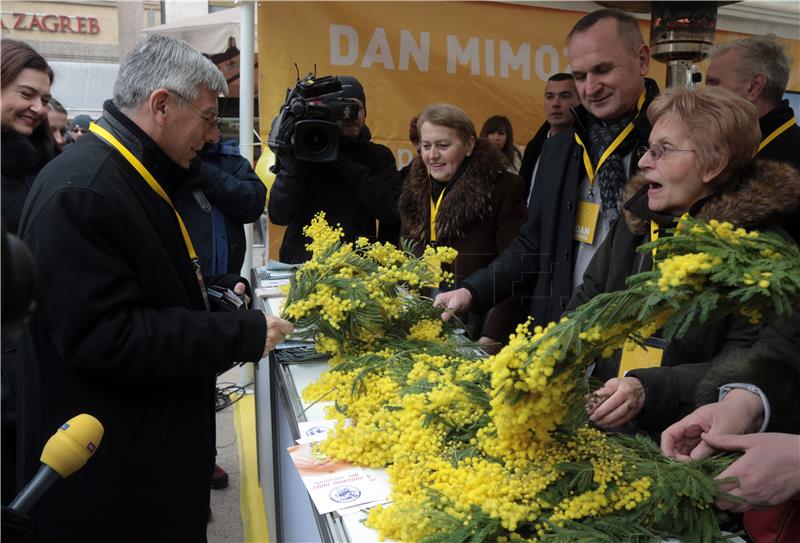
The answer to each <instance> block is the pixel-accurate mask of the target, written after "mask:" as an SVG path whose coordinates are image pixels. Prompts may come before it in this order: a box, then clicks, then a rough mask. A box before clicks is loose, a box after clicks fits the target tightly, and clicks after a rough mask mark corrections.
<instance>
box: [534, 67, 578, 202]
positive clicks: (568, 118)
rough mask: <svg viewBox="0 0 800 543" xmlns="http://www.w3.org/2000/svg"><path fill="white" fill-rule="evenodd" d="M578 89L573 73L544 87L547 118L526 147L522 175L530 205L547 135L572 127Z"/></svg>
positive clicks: (552, 79) (560, 75)
mask: <svg viewBox="0 0 800 543" xmlns="http://www.w3.org/2000/svg"><path fill="white" fill-rule="evenodd" d="M580 103H581V102H580V100H578V89H576V88H575V80H574V79H573V77H572V74H567V73H557V74H553V75H551V76H550V78H549V79H548V80H547V84H546V85H545V87H544V116H545V119H547V120H546V121H545V122H544V124H543V125H542V126H541V128H539V130H538V131H537V132H536V134H535V135H534V136H533V139H531V141H529V142H528V145H526V146H525V153H524V154H523V155H522V164H521V165H520V167H519V175H520V176H521V177H522V179H523V180H524V181H525V201H526V202H527V204H528V207H530V206H531V189H532V188H533V181H534V177H535V176H536V171H537V170H538V169H539V157H540V156H541V155H542V147H544V142H545V141H546V140H547V138H549V137H551V136H555V135H556V134H560V133H561V132H564V131H566V130H569V128H570V127H571V126H572V121H573V120H574V117H573V116H572V109H573V108H576V107H578V106H579V105H580Z"/></svg>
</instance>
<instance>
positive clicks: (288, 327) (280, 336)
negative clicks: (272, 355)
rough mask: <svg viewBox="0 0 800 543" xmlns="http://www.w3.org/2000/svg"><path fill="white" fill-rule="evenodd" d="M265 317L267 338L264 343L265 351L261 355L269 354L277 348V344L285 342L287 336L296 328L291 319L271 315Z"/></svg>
mask: <svg viewBox="0 0 800 543" xmlns="http://www.w3.org/2000/svg"><path fill="white" fill-rule="evenodd" d="M264 318H265V319H266V320H267V340H266V342H265V343H264V353H263V354H262V355H261V356H267V354H268V353H269V352H270V351H271V350H273V349H274V348H275V345H277V344H278V343H281V342H283V340H284V339H286V336H288V335H289V334H291V333H292V330H294V324H292V323H291V322H289V321H285V320H283V319H280V318H278V317H273V316H271V315H265V316H264Z"/></svg>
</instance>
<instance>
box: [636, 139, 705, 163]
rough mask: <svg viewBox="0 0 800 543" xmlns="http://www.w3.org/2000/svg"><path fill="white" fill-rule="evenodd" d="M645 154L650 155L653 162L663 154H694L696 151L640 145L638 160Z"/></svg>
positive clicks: (655, 144) (657, 145)
mask: <svg viewBox="0 0 800 543" xmlns="http://www.w3.org/2000/svg"><path fill="white" fill-rule="evenodd" d="M647 152H649V153H650V158H652V159H653V162H655V161H657V160H658V159H659V158H661V157H662V156H664V154H665V153H696V152H697V151H695V150H694V149H672V148H667V147H664V146H663V145H659V144H658V143H654V144H653V145H650V146H649V147H648V146H647V145H642V146H641V147H639V158H641V157H643V156H644V154H645V153H647Z"/></svg>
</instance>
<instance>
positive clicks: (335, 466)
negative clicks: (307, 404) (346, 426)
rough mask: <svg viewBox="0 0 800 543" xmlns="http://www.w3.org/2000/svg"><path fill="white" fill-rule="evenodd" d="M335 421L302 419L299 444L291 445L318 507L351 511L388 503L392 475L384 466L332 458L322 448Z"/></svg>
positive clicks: (319, 509)
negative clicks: (377, 467) (377, 466)
mask: <svg viewBox="0 0 800 543" xmlns="http://www.w3.org/2000/svg"><path fill="white" fill-rule="evenodd" d="M335 424H336V422H335V421H332V420H317V421H310V422H301V423H300V424H299V426H300V436H301V437H300V439H298V440H297V443H298V444H297V445H294V446H292V447H289V448H288V449H287V450H288V451H289V456H291V458H292V462H293V463H294V465H295V467H296V468H297V472H298V473H299V474H300V478H301V479H302V480H303V484H304V485H305V487H306V490H308V494H309V495H310V496H311V499H312V501H313V502H314V506H316V508H317V511H318V512H319V513H320V514H325V513H330V512H331V511H339V512H340V513H342V514H347V513H349V512H355V511H359V510H361V509H362V508H364V507H371V506H373V505H377V504H379V503H385V502H386V501H387V500H388V499H389V478H388V476H387V475H386V472H385V471H384V470H375V469H371V468H362V467H360V466H355V465H353V464H350V463H348V462H340V461H338V460H331V459H330V458H328V457H327V456H326V455H325V453H323V452H322V451H321V450H320V449H321V448H320V443H321V442H322V441H324V440H325V439H326V438H327V436H328V432H329V431H332V430H333V427H334V426H335Z"/></svg>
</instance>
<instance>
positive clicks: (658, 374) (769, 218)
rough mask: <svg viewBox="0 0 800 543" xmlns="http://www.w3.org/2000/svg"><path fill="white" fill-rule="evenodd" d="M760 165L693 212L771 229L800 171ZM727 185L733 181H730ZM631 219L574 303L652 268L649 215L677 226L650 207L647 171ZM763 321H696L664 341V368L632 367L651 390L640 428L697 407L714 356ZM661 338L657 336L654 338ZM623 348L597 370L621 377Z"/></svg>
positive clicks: (789, 203)
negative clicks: (646, 249)
mask: <svg viewBox="0 0 800 543" xmlns="http://www.w3.org/2000/svg"><path fill="white" fill-rule="evenodd" d="M756 164H757V169H756V170H755V171H754V172H752V173H748V174H746V175H744V176H743V178H742V180H741V182H740V183H739V184H738V186H735V187H732V188H730V189H729V190H724V191H722V192H720V193H717V194H715V195H714V196H712V197H710V198H708V199H706V200H703V201H702V203H701V204H698V205H697V206H695V207H694V208H693V209H692V210H691V213H692V215H693V216H696V217H698V218H701V219H703V220H706V221H708V220H711V219H717V220H720V221H728V222H731V223H733V224H734V225H736V226H742V227H745V228H749V229H754V228H757V229H762V230H763V229H768V228H772V227H775V225H777V224H779V222H780V220H781V216H782V214H784V213H785V212H786V211H787V210H790V209H794V208H795V207H796V206H797V204H798V202H800V174H798V172H797V170H795V169H794V168H792V167H790V166H785V165H781V164H778V163H775V162H769V161H758V162H757V163H756ZM728 186H731V185H730V184H729V185H728ZM626 197H627V198H626V203H625V219H626V220H625V221H618V222H617V224H616V226H615V227H614V229H613V230H612V231H611V232H610V233H609V234H608V236H607V237H606V239H605V241H604V242H603V245H602V246H601V247H600V249H599V250H598V251H597V254H595V256H594V258H593V259H592V261H591V263H590V264H589V267H588V268H587V269H586V272H585V273H584V276H583V284H581V285H580V286H579V287H578V289H577V290H576V291H575V295H574V296H573V298H572V300H570V303H569V307H568V310H572V309H574V308H575V307H577V306H579V305H581V304H584V303H586V302H588V301H589V300H591V299H592V298H594V297H595V296H597V295H598V294H601V293H603V292H614V291H619V290H623V289H625V288H626V284H625V280H626V279H627V278H628V276H630V275H633V274H635V273H639V272H642V271H648V270H650V269H652V267H653V261H652V256H651V254H650V253H647V254H642V253H638V252H636V248H637V247H638V246H639V245H641V244H643V243H646V242H648V241H650V228H649V224H650V221H651V220H653V221H655V222H657V223H658V224H660V225H662V226H664V227H666V228H670V227H672V226H673V225H674V223H673V218H672V217H666V216H664V215H660V214H655V213H652V212H650V211H649V209H648V206H647V187H646V182H645V180H644V177H642V176H637V177H636V178H634V179H632V180H631V181H630V182H629V184H628V186H627V188H626ZM759 329H760V326H755V325H752V324H749V323H748V322H747V321H746V319H745V318H744V317H742V316H741V315H729V316H728V317H726V318H724V319H722V320H720V321H713V322H708V323H706V324H703V325H701V326H698V327H695V328H693V329H692V330H690V331H689V332H687V334H686V335H685V336H684V337H683V338H680V339H674V340H672V341H671V342H669V343H667V344H663V342H662V345H660V346H661V347H663V348H664V354H663V357H662V363H661V367H658V368H645V369H636V370H631V371H629V372H628V373H627V375H628V376H631V377H636V378H637V379H639V380H640V381H641V382H642V385H643V386H644V390H645V403H644V407H643V408H642V411H641V412H640V413H639V415H638V416H637V417H636V419H635V422H636V424H637V425H638V427H640V428H642V429H645V430H649V431H661V430H663V429H664V428H666V427H667V426H669V425H670V424H672V423H673V422H675V421H677V420H678V419H680V418H681V417H683V416H685V415H687V414H688V413H689V412H691V411H692V410H693V409H694V407H695V390H696V387H697V383H698V382H699V381H700V379H701V378H702V377H703V375H704V374H705V373H706V371H707V370H708V367H709V363H711V364H717V363H721V361H724V360H725V357H726V356H727V354H728V353H730V352H732V351H733V350H734V349H737V348H746V347H750V346H751V345H753V343H754V342H755V341H756V340H757V338H758V334H759ZM654 341H657V340H654ZM619 362H620V354H619V353H617V354H616V356H614V357H612V358H610V359H604V360H600V361H598V362H597V365H596V366H595V370H594V374H593V375H594V376H595V377H597V378H598V379H600V380H601V381H606V380H607V379H609V378H611V377H615V376H616V375H617V373H618V370H619Z"/></svg>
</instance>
